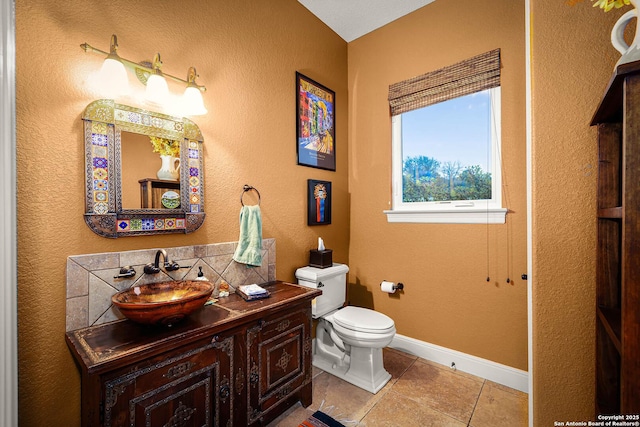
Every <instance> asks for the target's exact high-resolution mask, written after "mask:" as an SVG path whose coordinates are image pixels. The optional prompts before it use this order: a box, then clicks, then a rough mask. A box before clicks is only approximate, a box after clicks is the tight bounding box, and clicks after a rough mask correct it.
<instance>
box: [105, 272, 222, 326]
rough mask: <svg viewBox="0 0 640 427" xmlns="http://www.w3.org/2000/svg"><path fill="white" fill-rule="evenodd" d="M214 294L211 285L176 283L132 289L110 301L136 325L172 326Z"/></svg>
mask: <svg viewBox="0 0 640 427" xmlns="http://www.w3.org/2000/svg"><path fill="white" fill-rule="evenodd" d="M212 292H213V284H212V283H211V282H207V281H200V280H174V281H171V282H162V283H148V284H145V285H140V286H132V287H130V288H129V289H126V290H124V291H121V292H118V293H117V294H115V295H114V296H112V297H111V301H112V302H113V304H114V305H115V306H116V307H118V309H119V310H120V312H121V313H122V314H123V315H124V316H125V317H126V318H127V319H130V320H133V321H134V322H137V323H144V324H160V325H167V326H170V325H172V324H174V323H176V322H179V321H180V320H182V319H183V318H184V317H186V316H188V315H189V314H191V313H193V312H194V311H196V310H198V309H199V308H200V307H202V306H203V305H204V303H205V302H207V300H208V299H209V297H210V296H211V293H212Z"/></svg>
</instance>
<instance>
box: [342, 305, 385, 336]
mask: <svg viewBox="0 0 640 427" xmlns="http://www.w3.org/2000/svg"><path fill="white" fill-rule="evenodd" d="M332 317H333V323H334V325H337V326H340V327H342V328H344V329H347V330H349V331H353V332H357V333H361V334H366V335H369V334H371V335H377V334H380V335H387V334H389V333H390V332H394V333H395V323H394V322H393V320H392V319H391V318H390V317H388V316H386V315H384V314H382V313H378V312H377V311H374V310H369V309H368V308H363V307H352V306H347V307H344V308H343V309H340V310H338V311H336V312H335V313H333V316H332Z"/></svg>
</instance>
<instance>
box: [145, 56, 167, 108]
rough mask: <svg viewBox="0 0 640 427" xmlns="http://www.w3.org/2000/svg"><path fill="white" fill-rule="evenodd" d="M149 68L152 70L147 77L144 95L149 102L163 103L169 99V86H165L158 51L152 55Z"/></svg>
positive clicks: (165, 82)
mask: <svg viewBox="0 0 640 427" xmlns="http://www.w3.org/2000/svg"><path fill="white" fill-rule="evenodd" d="M151 68H152V69H153V72H152V73H151V75H150V76H149V78H147V89H146V90H145V93H144V96H145V98H146V99H147V100H148V101H149V102H152V103H154V104H158V105H164V104H165V103H166V102H167V100H168V99H169V86H167V81H166V80H165V78H164V75H163V74H162V70H161V68H162V61H161V60H160V54H159V53H156V54H155V56H154V57H153V64H152V65H151Z"/></svg>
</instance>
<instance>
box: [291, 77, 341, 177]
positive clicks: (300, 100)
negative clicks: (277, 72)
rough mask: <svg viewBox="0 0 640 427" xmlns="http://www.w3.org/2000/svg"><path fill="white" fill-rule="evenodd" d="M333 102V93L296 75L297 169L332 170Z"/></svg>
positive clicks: (334, 153) (334, 163)
mask: <svg viewBox="0 0 640 427" xmlns="http://www.w3.org/2000/svg"><path fill="white" fill-rule="evenodd" d="M335 99H336V94H335V92H334V91H332V90H331V89H328V88H326V87H324V86H322V85H321V84H320V83H317V82H315V81H313V80H311V79H310V78H308V77H306V76H304V75H302V74H300V73H298V72H296V147H297V148H296V149H297V154H298V164H299V165H302V166H309V167H313V168H318V169H327V170H331V171H335V170H336V140H335V132H336V131H335V129H336V126H335Z"/></svg>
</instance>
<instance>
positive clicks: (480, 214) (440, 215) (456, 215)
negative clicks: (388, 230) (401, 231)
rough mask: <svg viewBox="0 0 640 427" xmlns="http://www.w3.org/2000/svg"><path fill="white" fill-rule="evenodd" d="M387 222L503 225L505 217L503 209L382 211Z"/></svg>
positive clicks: (505, 211)
mask: <svg viewBox="0 0 640 427" xmlns="http://www.w3.org/2000/svg"><path fill="white" fill-rule="evenodd" d="M383 212H384V213H385V214H386V215H387V222H407V223H430V224H504V223H505V221H506V216H507V209H505V208H491V209H464V210H460V209H457V210H454V209H442V210H422V211H418V210H411V211H398V210H386V211H383Z"/></svg>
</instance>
